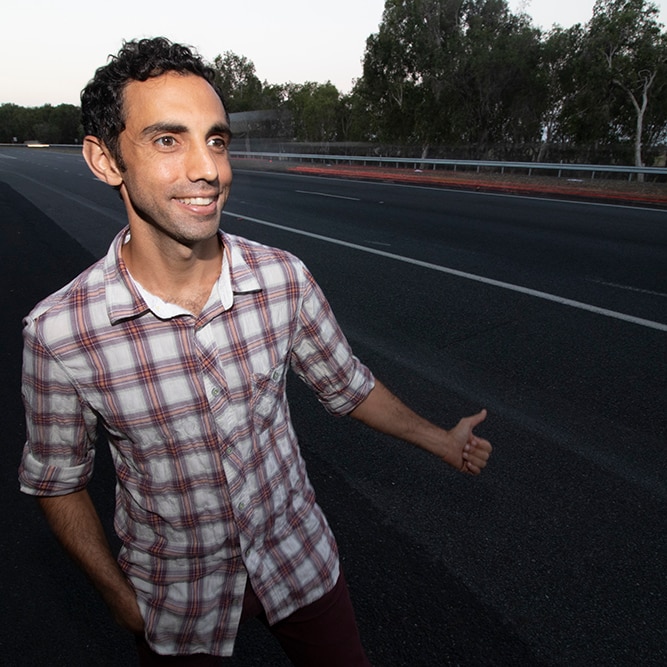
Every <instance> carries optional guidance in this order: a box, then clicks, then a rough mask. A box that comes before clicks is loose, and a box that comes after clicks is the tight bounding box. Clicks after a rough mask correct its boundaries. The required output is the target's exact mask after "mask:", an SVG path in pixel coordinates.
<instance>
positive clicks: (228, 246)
mask: <svg viewBox="0 0 667 667" xmlns="http://www.w3.org/2000/svg"><path fill="white" fill-rule="evenodd" d="M128 233H129V228H127V227H126V228H125V229H123V230H122V231H121V232H120V233H119V234H118V235H117V236H116V238H115V239H114V240H113V242H112V244H111V247H110V248H109V252H108V253H107V255H106V257H105V260H104V282H105V296H106V304H107V312H108V314H109V321H110V322H111V323H112V324H115V323H117V322H119V321H121V320H126V319H130V318H133V317H139V316H140V315H143V314H144V313H146V312H147V311H149V310H150V311H152V312H153V313H154V314H155V315H156V316H157V317H160V318H161V319H168V318H171V317H175V316H177V315H183V314H189V313H188V312H187V311H186V310H184V309H182V308H181V307H180V306H176V305H174V304H168V303H165V302H164V301H162V299H160V298H159V297H156V296H155V295H153V294H151V293H150V292H148V291H146V290H145V289H144V288H143V287H141V285H139V284H138V283H137V282H136V281H135V280H134V279H133V278H132V276H131V275H130V273H129V271H128V269H127V266H126V265H125V262H123V259H122V257H121V248H122V246H123V243H125V241H126V238H127V234H128ZM219 235H220V241H221V243H222V247H223V248H224V252H223V259H222V267H221V270H220V277H219V278H218V281H217V283H216V287H215V290H216V299H219V301H218V303H219V304H220V305H221V306H222V309H223V310H228V309H230V308H231V307H232V306H233V305H234V294H242V293H244V292H256V291H258V290H261V289H262V287H261V284H260V282H259V280H258V279H257V276H256V275H255V273H254V272H253V271H252V269H251V268H250V267H249V266H248V264H247V263H246V261H245V259H244V257H243V254H242V252H241V250H240V248H239V247H238V246H237V244H236V243H235V242H234V237H232V236H229V235H228V234H224V233H223V232H222V231H220V232H219Z"/></svg>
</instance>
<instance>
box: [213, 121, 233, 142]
mask: <svg viewBox="0 0 667 667" xmlns="http://www.w3.org/2000/svg"><path fill="white" fill-rule="evenodd" d="M213 134H223V135H225V136H226V137H228V138H229V139H231V138H232V130H231V128H230V127H229V125H227V123H217V124H215V125H213V127H211V129H210V130H209V132H208V135H209V136H211V135H213Z"/></svg>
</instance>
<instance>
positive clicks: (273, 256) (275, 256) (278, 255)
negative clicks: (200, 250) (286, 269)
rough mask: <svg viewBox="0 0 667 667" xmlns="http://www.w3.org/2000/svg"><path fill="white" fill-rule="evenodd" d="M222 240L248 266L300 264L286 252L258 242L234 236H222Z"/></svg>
mask: <svg viewBox="0 0 667 667" xmlns="http://www.w3.org/2000/svg"><path fill="white" fill-rule="evenodd" d="M223 238H224V240H225V242H226V243H228V244H229V245H230V246H231V248H232V250H237V251H238V252H240V253H241V257H242V258H243V259H244V261H245V262H246V263H248V264H257V263H259V262H266V261H272V262H276V263H287V264H301V260H300V259H299V258H298V257H296V256H295V255H293V254H292V253H291V252H289V251H288V250H283V249H282V248H275V247H273V246H269V245H264V244H263V243H259V242H258V241H252V240H251V239H248V238H245V237H243V236H236V235H235V234H226V233H225V234H223Z"/></svg>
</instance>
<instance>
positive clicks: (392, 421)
mask: <svg viewBox="0 0 667 667" xmlns="http://www.w3.org/2000/svg"><path fill="white" fill-rule="evenodd" d="M350 416H351V417H354V418H355V419H358V420H359V421H361V422H363V423H364V424H366V425H367V426H370V427H372V428H374V429H375V430H377V431H380V432H382V433H386V434H387V435H391V436H393V437H395V438H399V439H401V440H405V441H406V442H409V443H412V444H413V445H417V446H418V447H421V448H422V449H425V450H426V451H428V452H430V453H431V454H434V455H435V456H437V457H439V458H440V459H442V460H443V461H445V463H448V464H449V465H451V466H452V467H454V468H456V469H457V470H460V471H461V472H466V473H469V474H473V475H477V474H479V473H480V472H481V470H482V468H484V467H485V466H486V462H487V460H488V458H489V455H490V454H491V445H490V443H489V442H488V441H487V440H484V439H483V438H478V437H477V436H476V435H475V434H474V433H473V429H474V427H475V426H477V425H478V424H480V423H481V422H482V421H484V419H485V418H486V411H485V410H482V411H481V412H479V413H477V414H476V415H473V416H472V417H466V418H464V419H461V420H459V422H458V423H457V424H456V426H454V428H452V429H451V430H446V429H444V428H441V427H440V426H437V425H436V424H433V423H431V422H430V421H428V420H427V419H424V418H423V417H421V416H420V415H418V414H417V413H416V412H414V411H413V410H411V409H410V408H409V407H407V406H406V405H405V404H404V403H403V402H402V401H400V400H399V399H398V398H397V397H396V396H394V394H392V393H391V392H390V391H389V390H388V389H387V388H386V387H385V386H384V385H383V384H382V383H381V382H378V381H377V380H376V384H375V387H374V388H373V389H372V391H371V393H370V394H369V395H368V396H367V397H366V399H365V400H364V401H362V402H361V403H360V404H359V405H358V406H357V407H356V408H355V409H354V410H353V411H352V412H351V413H350Z"/></svg>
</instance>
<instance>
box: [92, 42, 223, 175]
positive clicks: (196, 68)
mask: <svg viewBox="0 0 667 667" xmlns="http://www.w3.org/2000/svg"><path fill="white" fill-rule="evenodd" d="M166 72H179V73H181V74H195V75H197V76H200V77H202V78H203V79H205V80H206V81H208V83H209V84H211V86H212V87H213V90H215V92H216V93H217V95H218V97H219V98H220V101H221V102H222V105H223V107H225V113H227V111H226V106H225V101H224V99H223V95H222V91H221V90H220V88H219V86H218V85H217V83H216V81H215V70H214V69H213V68H212V67H210V66H209V65H207V64H206V63H205V62H204V61H203V59H202V58H201V56H199V54H197V53H196V52H195V51H194V50H193V49H191V48H190V47H188V46H183V45H182V44H174V43H172V42H170V41H169V40H168V39H166V38H165V37H154V38H151V39H140V40H133V41H130V42H124V43H123V46H122V48H121V50H120V51H119V52H118V55H116V56H113V55H112V56H110V61H109V62H108V63H107V64H106V65H104V66H103V67H100V68H99V69H98V70H97V71H96V72H95V76H94V77H93V79H92V80H91V81H90V82H89V83H88V85H87V86H86V87H85V88H84V89H83V91H82V92H81V116H82V122H83V129H84V134H86V135H92V136H94V137H97V138H98V139H100V140H101V141H102V142H104V144H105V145H106V147H107V148H108V149H109V151H110V152H111V155H112V156H113V158H114V159H115V160H116V162H117V164H118V166H119V167H120V168H121V169H124V168H125V166H124V164H123V159H122V156H121V154H120V149H119V142H118V139H119V137H120V133H121V132H122V131H123V130H124V129H125V113H124V109H123V91H124V90H125V86H126V85H127V84H128V83H129V82H130V81H146V80H147V79H150V78H152V77H156V76H160V75H161V74H164V73H166ZM227 122H228V123H229V116H227Z"/></svg>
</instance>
